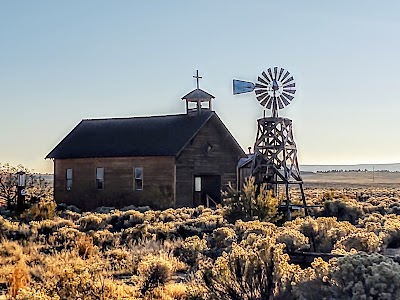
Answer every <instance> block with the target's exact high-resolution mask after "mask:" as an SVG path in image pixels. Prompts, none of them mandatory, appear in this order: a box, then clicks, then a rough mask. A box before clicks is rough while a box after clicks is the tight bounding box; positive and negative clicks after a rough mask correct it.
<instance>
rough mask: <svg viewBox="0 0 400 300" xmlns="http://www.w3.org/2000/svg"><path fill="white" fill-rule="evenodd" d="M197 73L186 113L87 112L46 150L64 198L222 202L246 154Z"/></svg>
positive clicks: (161, 204)
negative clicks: (91, 115) (102, 115)
mask: <svg viewBox="0 0 400 300" xmlns="http://www.w3.org/2000/svg"><path fill="white" fill-rule="evenodd" d="M195 78H197V88H196V89H195V90H193V91H192V92H190V93H188V94H187V95H185V96H184V97H183V98H182V99H183V100H184V101H185V102H186V113H184V114H177V115H164V116H152V117H134V118H109V119H85V120H82V121H81V122H80V123H79V124H78V125H77V126H76V127H75V128H74V129H73V130H72V131H71V132H70V133H69V134H68V135H67V136H66V137H65V138H64V139H63V140H62V141H61V142H60V143H59V144H58V145H57V146H56V147H55V148H54V149H53V150H52V151H51V152H50V153H49V154H48V155H47V157H46V158H50V159H52V160H53V161H54V197H55V200H56V201H57V203H67V204H73V205H75V206H78V207H80V208H83V209H85V210H90V209H94V208H96V207H99V206H113V207H123V206H127V205H136V206H145V205H148V206H150V207H152V208H157V209H159V208H161V209H162V208H167V207H184V206H188V207H193V206H197V205H210V206H214V205H215V203H220V202H221V190H224V189H225V188H226V186H227V185H228V183H232V184H233V186H236V180H237V163H238V160H239V159H240V158H242V157H246V155H245V153H244V151H243V149H242V148H241V147H240V146H239V144H238V143H237V141H236V140H235V138H234V137H233V136H232V134H231V133H230V132H229V130H228V129H227V128H226V127H225V125H224V124H223V122H222V121H221V119H220V118H219V117H218V115H217V114H216V113H215V112H214V111H212V101H213V99H214V96H212V95H210V94H209V93H207V92H205V91H203V90H202V89H200V88H199V85H198V79H199V78H201V77H199V76H198V74H197V77H195Z"/></svg>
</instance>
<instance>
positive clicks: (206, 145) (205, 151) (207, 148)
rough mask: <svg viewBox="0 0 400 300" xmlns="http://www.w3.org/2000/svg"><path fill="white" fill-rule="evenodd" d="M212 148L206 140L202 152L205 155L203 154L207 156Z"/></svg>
mask: <svg viewBox="0 0 400 300" xmlns="http://www.w3.org/2000/svg"><path fill="white" fill-rule="evenodd" d="M212 148H213V147H212V146H211V144H210V143H209V142H206V143H205V144H204V145H203V153H204V155H205V156H208V155H209V154H210V152H211V150H212Z"/></svg>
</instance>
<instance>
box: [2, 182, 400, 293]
mask: <svg viewBox="0 0 400 300" xmlns="http://www.w3.org/2000/svg"><path fill="white" fill-rule="evenodd" d="M247 192H248V193H249V195H250V194H251V192H250V190H249V191H247ZM306 192H307V193H313V195H314V196H313V197H315V198H312V199H310V202H313V203H320V204H321V205H323V202H329V203H328V204H326V205H325V206H323V207H322V208H321V209H320V211H319V214H320V215H319V216H318V217H298V218H296V219H295V220H293V221H290V222H284V223H283V222H282V220H279V222H281V223H283V225H277V224H274V223H271V222H270V221H274V222H276V221H278V219H279V215H278V214H277V210H275V211H274V210H270V209H269V208H268V207H267V208H266V210H265V212H266V213H265V212H263V213H261V209H260V207H261V206H260V205H261V204H262V203H264V204H263V205H265V206H272V204H273V205H275V204H276V203H275V202H274V201H276V199H272V198H271V197H270V195H269V194H267V193H265V195H264V196H265V197H264V198H263V199H264V200H263V201H264V202H263V201H261V200H260V201H259V202H257V201H258V200H257V197H249V199H252V201H253V202H252V206H251V210H252V212H251V213H248V214H247V213H246V214H247V215H246V214H244V216H245V218H244V220H242V219H241V218H237V219H236V218H231V217H232V215H231V216H228V215H229V214H227V210H229V209H230V208H229V207H224V208H218V209H215V210H213V209H210V208H205V207H202V206H200V207H197V208H178V209H167V210H164V211H153V210H149V209H148V208H137V209H135V208H133V207H130V208H127V209H114V208H101V209H98V210H96V211H95V212H81V211H80V210H79V209H77V208H76V207H72V206H70V207H68V206H66V205H60V206H59V207H57V209H55V210H54V214H50V213H48V212H49V210H47V209H40V207H39V206H38V207H37V208H35V210H34V211H35V212H38V211H39V212H40V214H39V216H40V217H38V214H36V213H30V214H28V213H26V214H25V217H23V218H21V217H17V216H10V215H8V214H3V216H0V266H1V267H0V287H1V286H6V287H7V294H8V295H9V297H10V298H11V299H72V298H73V299H78V298H81V299H89V300H90V299H187V300H189V299H198V300H200V299H216V298H219V299H289V300H290V299H323V298H325V299H351V297H350V296H349V295H353V296H352V297H353V298H354V295H362V297H364V295H367V296H368V297H370V298H371V297H372V298H371V299H385V298H382V297H381V298H376V297H375V296H373V295H376V293H375V294H373V293H374V292H373V291H372V290H371V288H372V287H374V289H375V290H377V291H381V290H382V291H383V287H382V289H380V288H381V285H382V284H383V283H382V282H380V281H379V280H377V279H376V278H374V277H373V276H372V275H371V276H372V277H369V276H370V275H369V274H380V276H381V277H383V276H392V277H390V278H391V280H393V281H395V280H398V278H397V277H396V275H395V274H396V272H397V268H398V264H397V263H396V262H394V261H392V260H390V259H386V258H381V257H380V256H376V253H377V252H383V250H384V249H386V248H388V247H392V248H395V247H399V246H400V242H399V238H400V219H399V218H400V215H397V214H396V213H393V211H394V210H395V209H393V208H394V207H396V205H397V204H396V203H398V202H399V201H398V198H397V197H398V194H393V193H392V194H390V193H386V194H385V193H384V192H383V191H382V190H379V191H376V193H375V194H368V197H367V196H365V197H364V196H363V198H362V201H357V200H356V195H359V194H357V193H359V191H357V192H354V193H352V192H351V191H346V193H343V192H342V191H341V192H340V193H339V192H330V193H331V194H326V191H316V190H306ZM363 195H364V194H363ZM266 199H267V200H268V201H269V200H271V201H272V200H273V201H272V202H268V201H266ZM341 202H343V203H341ZM260 203H261V204H260ZM335 205H336V206H337V208H340V207H341V208H343V210H342V211H340V210H339V209H337V208H335V207H334V206H335ZM257 206H259V208H257ZM46 207H52V205H48V206H46ZM327 207H329V213H328V210H326V208H327ZM376 207H377V208H376ZM255 208H257V209H255ZM354 211H356V212H357V213H353V212H354ZM335 213H337V214H338V215H334V214H335ZM330 214H331V215H332V216H330ZM345 220H347V221H345ZM313 241H314V243H313ZM314 245H315V247H316V249H314V248H313V247H314ZM314 250H315V251H321V252H333V253H339V254H341V255H345V256H344V257H343V258H340V259H332V260H331V261H329V262H328V261H323V260H322V259H321V258H316V259H315V260H314V262H313V263H311V265H308V266H305V265H302V266H301V267H300V266H299V265H296V264H294V263H292V262H291V260H290V256H289V255H288V253H292V252H299V251H306V252H307V251H314ZM361 251H363V252H365V254H361V253H362V252H361ZM354 254H356V255H354ZM374 255H375V256H374ZM360 264H362V265H363V266H364V268H366V270H368V271H366V272H364V273H362V272H361V273H360V272H359V271H358V269H357V266H360ZM351 266H353V267H351ZM351 268H354V270H353V271H351V272H350V270H351ZM370 271H371V272H372V273H368V272H370ZM385 272H386V273H387V274H389V275H384V274H386V273H385ZM346 276H347V277H346ZM351 276H353V277H351ZM339 278H347V279H346V280H345V281H340V280H339ZM350 281H352V282H353V283H354V284H353V285H351V284H350ZM396 288H397V286H396V283H395V282H393V283H392V282H390V283H389V282H388V283H387V285H386V286H385V289H387V290H394V289H396ZM341 291H342V294H340V292H341ZM350 291H351V293H353V294H350ZM371 291H372V292H371ZM357 293H358V294H357ZM383 293H384V292H382V293H381V295H385V294H383ZM394 295H396V294H394ZM335 297H336V298H335ZM346 297H347V298H346ZM349 297H350V298H349ZM357 297H358V296H357ZM374 297H375V298H374ZM360 299H362V298H360ZM366 299H368V298H366ZM387 299H395V298H387Z"/></svg>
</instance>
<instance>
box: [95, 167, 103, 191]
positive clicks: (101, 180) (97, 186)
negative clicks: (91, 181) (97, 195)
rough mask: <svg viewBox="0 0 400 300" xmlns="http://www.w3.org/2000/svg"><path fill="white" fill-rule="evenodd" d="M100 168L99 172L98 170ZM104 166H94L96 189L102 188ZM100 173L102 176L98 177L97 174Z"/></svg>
mask: <svg viewBox="0 0 400 300" xmlns="http://www.w3.org/2000/svg"><path fill="white" fill-rule="evenodd" d="M100 170H102V172H101V173H99V172H98V171H100ZM104 173H105V172H104V167H96V181H95V182H96V188H97V190H104ZM100 174H101V175H102V178H100V176H99V175H100ZM99 183H101V187H99Z"/></svg>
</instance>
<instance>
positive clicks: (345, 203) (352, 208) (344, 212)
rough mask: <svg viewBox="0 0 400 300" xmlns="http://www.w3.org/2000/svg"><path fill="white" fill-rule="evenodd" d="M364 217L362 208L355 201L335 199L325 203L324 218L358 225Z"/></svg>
mask: <svg viewBox="0 0 400 300" xmlns="http://www.w3.org/2000/svg"><path fill="white" fill-rule="evenodd" d="M362 215H363V210H362V207H361V206H360V205H359V203H357V201H356V200H353V199H334V200H327V201H325V202H324V216H326V217H336V218H337V219H338V220H339V221H348V222H350V223H351V224H353V225H354V224H356V223H357V220H358V219H359V218H360V217H361V216H362Z"/></svg>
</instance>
